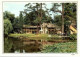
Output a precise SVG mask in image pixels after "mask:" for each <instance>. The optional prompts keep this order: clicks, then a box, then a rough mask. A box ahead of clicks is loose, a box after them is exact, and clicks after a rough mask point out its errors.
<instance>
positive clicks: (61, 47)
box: [42, 42, 77, 53]
mask: <svg viewBox="0 0 80 57" xmlns="http://www.w3.org/2000/svg"><path fill="white" fill-rule="evenodd" d="M76 51H77V43H76V42H67V43H57V44H54V45H47V46H45V47H44V48H43V50H42V52H43V53H71V52H72V53H74V52H76Z"/></svg>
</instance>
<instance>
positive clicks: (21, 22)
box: [19, 11, 24, 29]
mask: <svg viewBox="0 0 80 57" xmlns="http://www.w3.org/2000/svg"><path fill="white" fill-rule="evenodd" d="M23 24H24V19H23V12H22V11H20V14H19V27H20V29H22V27H23Z"/></svg>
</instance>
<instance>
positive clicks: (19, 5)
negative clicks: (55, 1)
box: [3, 2, 54, 17]
mask: <svg viewBox="0 0 80 57" xmlns="http://www.w3.org/2000/svg"><path fill="white" fill-rule="evenodd" d="M27 3H28V2H4V3H3V12H4V11H9V12H11V13H13V14H15V16H19V13H20V11H24V9H25V7H24V6H25V4H27ZM46 7H47V8H48V9H50V8H51V7H52V4H51V3H46ZM50 14H52V12H50ZM53 16H54V15H52V17H53Z"/></svg>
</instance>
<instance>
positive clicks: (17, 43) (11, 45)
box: [4, 37, 41, 53]
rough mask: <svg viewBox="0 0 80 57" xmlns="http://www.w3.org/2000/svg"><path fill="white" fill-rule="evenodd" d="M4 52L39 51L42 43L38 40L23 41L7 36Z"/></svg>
mask: <svg viewBox="0 0 80 57" xmlns="http://www.w3.org/2000/svg"><path fill="white" fill-rule="evenodd" d="M6 39H7V40H6ZM4 47H5V48H4V52H5V53H7V52H10V53H25V52H26V53H32V52H39V51H40V48H41V44H40V43H37V42H36V41H30V40H29V41H23V40H21V39H19V38H9V37H8V38H5V41H4Z"/></svg>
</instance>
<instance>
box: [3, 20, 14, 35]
mask: <svg viewBox="0 0 80 57" xmlns="http://www.w3.org/2000/svg"><path fill="white" fill-rule="evenodd" d="M12 30H13V27H12V24H11V22H10V21H9V20H8V19H5V20H4V34H5V35H8V34H9V33H10V32H11V31H12Z"/></svg>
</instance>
